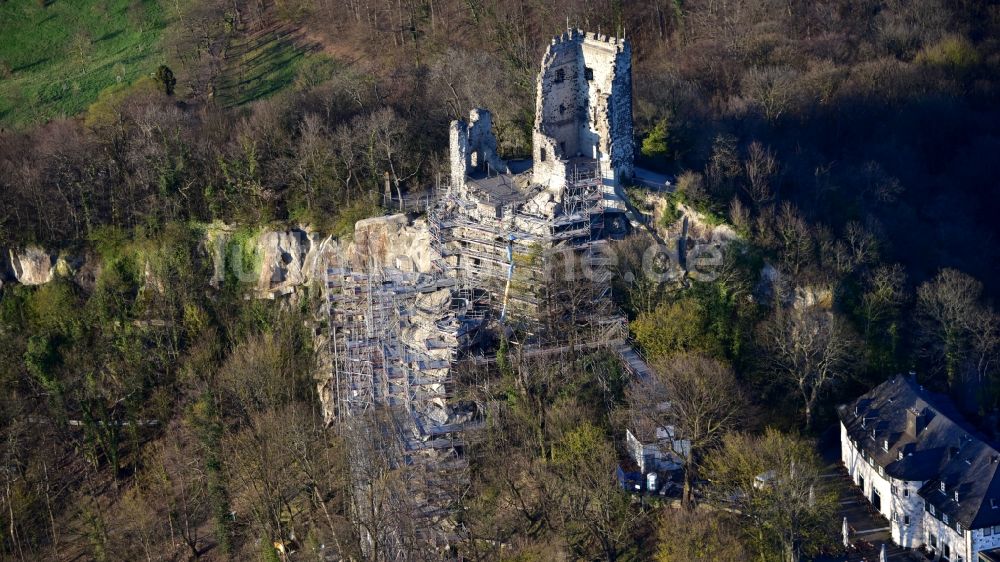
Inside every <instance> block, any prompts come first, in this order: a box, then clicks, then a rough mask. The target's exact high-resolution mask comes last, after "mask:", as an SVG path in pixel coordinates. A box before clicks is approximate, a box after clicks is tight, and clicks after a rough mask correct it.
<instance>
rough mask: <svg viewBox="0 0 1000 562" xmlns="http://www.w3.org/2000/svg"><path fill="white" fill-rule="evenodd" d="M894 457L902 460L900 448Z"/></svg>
mask: <svg viewBox="0 0 1000 562" xmlns="http://www.w3.org/2000/svg"><path fill="white" fill-rule="evenodd" d="M896 458H897V459H899V460H903V450H902V449H900V450H899V451H897V452H896Z"/></svg>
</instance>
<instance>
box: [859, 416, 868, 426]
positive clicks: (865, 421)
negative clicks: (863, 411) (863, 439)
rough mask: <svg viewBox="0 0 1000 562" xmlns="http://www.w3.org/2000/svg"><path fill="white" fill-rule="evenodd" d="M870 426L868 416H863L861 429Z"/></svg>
mask: <svg viewBox="0 0 1000 562" xmlns="http://www.w3.org/2000/svg"><path fill="white" fill-rule="evenodd" d="M867 428H868V418H861V429H867Z"/></svg>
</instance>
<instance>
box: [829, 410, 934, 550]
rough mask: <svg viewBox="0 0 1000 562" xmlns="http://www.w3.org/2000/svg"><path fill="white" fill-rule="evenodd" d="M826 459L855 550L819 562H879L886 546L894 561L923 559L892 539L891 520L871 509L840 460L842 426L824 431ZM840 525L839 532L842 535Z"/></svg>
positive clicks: (839, 517) (840, 515)
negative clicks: (881, 551)
mask: <svg viewBox="0 0 1000 562" xmlns="http://www.w3.org/2000/svg"><path fill="white" fill-rule="evenodd" d="M819 449H820V453H821V454H822V457H823V460H824V461H825V462H826V463H828V464H827V465H826V472H825V474H824V475H823V477H824V478H825V479H828V481H829V483H830V485H831V486H833V487H834V489H836V491H837V506H838V509H837V521H838V522H842V521H843V520H844V518H845V517H846V518H847V526H848V529H850V531H851V532H850V535H849V541H850V543H851V549H850V550H849V551H847V552H843V553H836V554H834V555H831V556H826V557H820V558H817V559H816V561H817V562H862V561H869V562H878V560H879V551H880V550H881V548H882V545H883V544H885V545H886V554H887V555H888V559H889V561H890V562H904V561H905V562H911V561H917V560H923V558H921V557H920V555H919V554H917V553H914V552H911V551H907V550H905V549H903V548H901V547H899V546H896V545H895V544H893V542H892V535H891V534H890V532H889V521H887V520H886V519H885V517H883V516H882V515H881V514H880V513H878V512H876V511H875V510H873V509H872V508H871V504H870V503H868V501H867V500H866V499H865V498H864V496H862V495H861V491H860V490H858V487H857V486H855V485H854V482H852V481H851V479H850V478H849V477H848V475H847V470H846V469H845V468H844V466H843V465H842V464H841V463H840V433H839V426H837V427H835V428H832V429H831V430H829V431H827V432H826V433H824V434H823V435H822V436H821V437H820V440H819ZM840 530H841V527H840V525H838V526H837V535H838V537H839V536H840V534H841V533H840Z"/></svg>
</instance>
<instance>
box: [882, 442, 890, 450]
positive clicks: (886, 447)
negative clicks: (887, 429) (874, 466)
mask: <svg viewBox="0 0 1000 562" xmlns="http://www.w3.org/2000/svg"><path fill="white" fill-rule="evenodd" d="M882 450H883V451H886V452H888V451H889V440H888V439H885V440H884V441H882Z"/></svg>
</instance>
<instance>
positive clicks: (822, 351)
mask: <svg viewBox="0 0 1000 562" xmlns="http://www.w3.org/2000/svg"><path fill="white" fill-rule="evenodd" d="M758 337H759V340H758V341H759V342H760V343H761V345H762V346H763V348H764V349H765V350H766V351H767V353H766V355H765V358H764V360H765V361H766V364H767V366H768V368H769V369H770V370H771V371H772V372H773V373H774V374H775V375H777V376H778V377H779V378H780V379H782V380H784V381H785V382H787V383H788V384H791V385H792V386H793V387H795V388H796V390H797V391H798V393H799V395H800V397H801V398H802V403H803V407H804V416H805V427H806V430H809V429H811V428H812V422H813V417H814V415H815V413H816V404H817V402H818V401H819V398H820V396H821V395H822V394H823V392H824V391H825V390H826V389H827V387H829V386H830V384H831V383H832V382H833V381H835V380H836V379H838V378H841V377H843V376H844V375H846V374H847V373H849V372H850V371H851V368H852V367H851V366H852V359H853V358H854V356H855V355H856V353H857V347H858V345H859V344H858V343H857V340H856V338H855V336H854V334H853V333H852V331H851V329H850V326H849V325H848V324H847V322H846V321H845V320H844V319H843V318H841V317H840V316H839V315H838V314H837V313H835V312H832V311H829V310H824V309H822V308H820V307H817V306H810V307H802V308H793V309H787V310H786V309H778V310H777V311H776V313H775V315H774V317H773V318H772V319H770V320H769V321H767V322H765V323H764V324H763V325H762V326H761V328H760V330H759V334H758Z"/></svg>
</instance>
